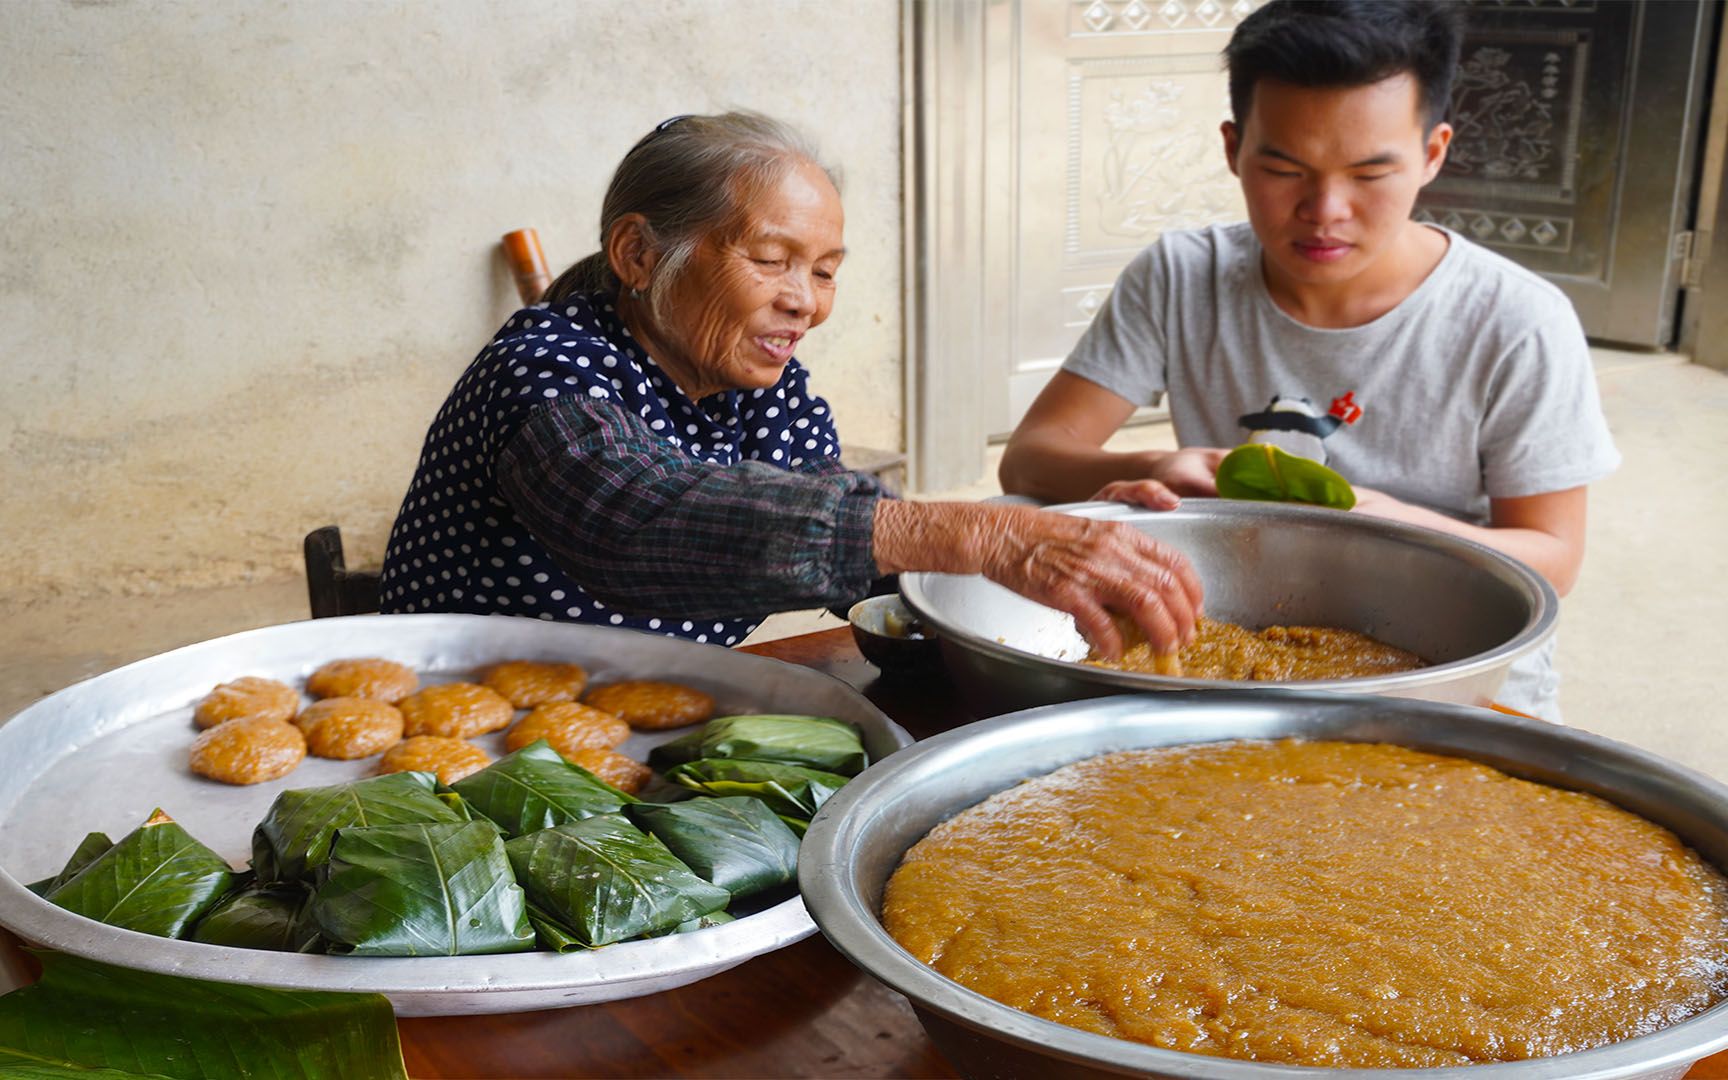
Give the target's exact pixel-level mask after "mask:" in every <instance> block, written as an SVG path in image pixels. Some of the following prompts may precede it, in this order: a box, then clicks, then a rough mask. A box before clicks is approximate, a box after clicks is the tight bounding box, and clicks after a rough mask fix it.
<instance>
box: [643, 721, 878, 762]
mask: <svg viewBox="0 0 1728 1080" xmlns="http://www.w3.org/2000/svg"><path fill="white" fill-rule="evenodd" d="M699 758H744V759H747V760H750V761H778V762H781V763H783V764H786V765H802V766H805V767H806V768H811V769H820V770H821V771H823V772H831V773H838V774H840V775H841V776H857V775H858V774H859V773H861V772H863V771H864V768H865V766H867V765H869V764H870V757H869V755H868V754H866V753H865V752H864V742H863V739H862V738H861V737H860V736H859V734H858V729H857V728H855V727H853V726H852V725H851V724H848V723H846V722H845V721H844V720H835V719H832V718H830V717H826V716H789V715H784V714H778V713H757V714H752V715H749V716H721V717H717V718H715V719H713V720H710V721H708V723H706V724H704V725H703V726H702V727H701V728H700V729H698V730H696V731H693V732H691V733H690V734H688V735H684V736H680V737H679V738H676V739H673V740H671V741H670V742H665V743H661V744H660V745H659V746H656V747H655V748H654V749H652V750H650V751H649V752H648V763H649V764H650V765H653V766H655V767H656V768H661V769H664V768H667V767H670V766H673V765H682V764H685V763H687V762H691V761H695V760H697V759H699Z"/></svg>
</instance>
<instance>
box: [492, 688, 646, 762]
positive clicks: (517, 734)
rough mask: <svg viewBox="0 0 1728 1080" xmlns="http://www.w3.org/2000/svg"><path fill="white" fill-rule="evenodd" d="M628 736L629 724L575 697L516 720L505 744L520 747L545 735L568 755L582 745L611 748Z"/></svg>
mask: <svg viewBox="0 0 1728 1080" xmlns="http://www.w3.org/2000/svg"><path fill="white" fill-rule="evenodd" d="M629 737H630V725H629V724H626V723H625V722H624V721H623V720H621V719H619V718H618V717H616V716H614V715H612V714H611V713H609V712H605V711H603V710H600V709H596V708H594V707H593V706H592V705H581V704H578V703H577V702H574V701H555V702H553V703H552V704H550V705H542V706H540V707H539V708H538V709H535V710H534V711H533V712H531V713H529V714H528V715H527V716H524V717H523V718H522V719H521V720H519V721H517V723H516V726H515V727H513V728H511V729H510V730H509V731H508V732H507V733H506V734H505V736H504V747H505V749H507V750H520V749H522V748H523V747H524V746H527V745H528V744H529V743H531V742H533V741H534V740H535V739H545V740H546V741H547V742H548V743H550V744H551V746H552V749H554V750H556V751H558V752H559V753H560V754H563V755H564V756H565V757H566V758H568V757H570V756H571V755H572V754H574V753H575V752H576V751H578V750H582V749H588V748H594V749H600V750H610V749H611V748H612V747H614V746H617V745H618V744H619V743H621V742H623V741H624V740H625V739H628V738H629Z"/></svg>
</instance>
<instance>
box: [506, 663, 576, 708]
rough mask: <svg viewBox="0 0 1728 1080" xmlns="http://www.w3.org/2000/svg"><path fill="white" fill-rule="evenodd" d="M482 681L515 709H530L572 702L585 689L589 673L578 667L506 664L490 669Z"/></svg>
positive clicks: (545, 664) (552, 664) (574, 665)
mask: <svg viewBox="0 0 1728 1080" xmlns="http://www.w3.org/2000/svg"><path fill="white" fill-rule="evenodd" d="M485 681H486V685H487V686H489V687H491V688H492V689H494V690H496V691H498V693H500V694H502V695H503V696H505V697H507V698H509V699H510V704H512V705H514V706H516V707H517V708H518V709H532V708H534V707H535V706H537V705H548V704H551V703H552V702H554V701H575V700H576V699H577V698H579V697H581V696H582V688H583V687H585V686H587V685H588V672H586V671H584V670H583V668H582V665H580V664H554V663H550V662H544V661H540V660H506V661H504V662H503V663H502V664H495V665H493V667H492V670H491V671H488V672H487V673H486V680H485Z"/></svg>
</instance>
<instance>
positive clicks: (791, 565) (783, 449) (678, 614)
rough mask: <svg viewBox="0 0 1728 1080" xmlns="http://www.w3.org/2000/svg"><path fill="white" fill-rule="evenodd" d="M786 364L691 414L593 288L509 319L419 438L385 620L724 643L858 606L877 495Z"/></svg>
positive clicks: (388, 561) (693, 406)
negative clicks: (460, 617)
mask: <svg viewBox="0 0 1728 1080" xmlns="http://www.w3.org/2000/svg"><path fill="white" fill-rule="evenodd" d="M839 451H840V448H839V440H838V438H837V436H836V434H835V431H834V425H833V420H832V417H831V416H830V413H829V410H828V406H827V403H826V402H824V401H823V400H822V399H821V398H819V397H816V396H814V395H812V394H811V393H810V391H809V387H808V373H807V372H806V371H805V370H804V368H803V367H802V366H801V365H800V364H799V363H798V361H797V360H792V361H791V362H790V363H788V364H787V365H786V370H785V372H784V373H783V374H782V375H781V378H780V381H779V382H778V383H777V384H776V385H775V386H773V387H772V388H770V389H766V390H749V391H726V392H723V393H719V394H714V395H711V396H709V397H705V398H703V399H702V400H701V401H696V402H693V401H691V400H690V399H689V398H687V397H686V396H685V395H684V394H683V392H681V391H680V390H679V389H678V387H677V386H676V385H675V384H674V383H673V382H672V380H671V379H670V378H668V377H667V376H666V375H665V374H664V373H663V372H661V370H660V369H659V367H657V366H656V365H655V363H654V362H653V360H651V359H649V357H648V355H647V353H646V352H645V351H644V350H643V349H642V348H641V347H640V346H639V345H637V344H636V342H635V340H634V339H633V338H632V337H631V336H630V332H629V331H628V330H627V329H625V327H624V325H623V323H622V322H621V321H620V320H619V319H618V317H617V314H616V313H615V312H614V311H613V308H612V304H611V299H610V297H609V296H607V295H605V294H586V295H578V296H575V297H572V298H569V299H566V300H562V301H559V302H557V303H556V304H554V305H538V306H535V307H532V308H527V309H524V310H522V311H520V312H517V313H516V314H515V315H514V316H512V317H511V319H510V320H509V321H508V322H506V323H505V324H504V326H503V328H502V329H500V330H499V331H498V333H497V335H496V336H495V337H494V338H493V339H492V341H491V342H490V343H489V344H488V345H487V346H486V348H484V349H483V350H481V352H480V355H479V356H478V357H477V358H475V360H474V362H473V363H472V364H471V365H469V367H468V370H467V371H466V372H465V373H463V375H462V377H461V379H459V380H458V381H457V383H456V387H455V389H454V390H452V391H451V393H450V396H449V398H448V399H447V400H446V401H445V402H444V407H443V408H442V409H441V410H439V413H438V416H437V418H436V419H435V420H434V421H433V422H432V427H431V429H430V430H429V431H428V432H427V435H426V443H425V446H424V448H423V449H422V451H421V455H420V464H419V467H418V469H417V470H416V471H415V474H414V480H413V482H412V483H411V484H410V485H409V488H408V494H407V496H406V498H405V499H404V500H403V503H402V509H401V511H400V513H399V514H398V515H397V518H396V524H395V527H394V528H393V529H392V530H391V532H390V541H389V545H388V547H387V549H386V551H385V556H384V569H383V573H382V578H381V581H380V588H381V607H382V610H383V611H386V612H415V611H451V612H473V613H480V614H503V615H525V616H530V617H538V618H542V619H556V620H562V621H574V622H588V623H599V624H602V625H610V626H624V627H631V628H635V629H640V630H648V631H658V632H661V633H665V634H671V635H676V636H681V637H688V638H692V639H694V640H697V641H709V642H715V643H718V644H723V645H731V644H735V643H737V642H738V641H739V640H740V639H742V638H743V637H744V635H746V634H748V633H749V632H750V631H751V630H752V629H754V628H755V626H756V624H757V623H758V622H759V621H760V620H761V618H762V617H763V616H765V615H767V614H769V613H771V612H774V611H783V610H789V609H795V608H808V607H817V606H834V605H839V604H845V603H850V602H851V601H852V600H855V599H857V598H859V597H862V596H864V595H866V594H867V593H868V592H869V589H870V585H871V581H872V579H873V578H874V576H875V574H876V568H875V561H874V559H873V557H872V556H871V552H870V540H871V522H872V518H873V515H874V512H875V506H876V502H877V501H878V500H879V499H881V498H883V497H885V496H884V493H883V491H882V489H881V487H880V486H879V485H878V484H877V483H876V481H875V480H874V479H873V478H872V477H870V476H868V475H866V474H862V473H854V472H850V471H848V470H846V469H845V468H844V467H843V466H842V465H841V464H840V459H839Z"/></svg>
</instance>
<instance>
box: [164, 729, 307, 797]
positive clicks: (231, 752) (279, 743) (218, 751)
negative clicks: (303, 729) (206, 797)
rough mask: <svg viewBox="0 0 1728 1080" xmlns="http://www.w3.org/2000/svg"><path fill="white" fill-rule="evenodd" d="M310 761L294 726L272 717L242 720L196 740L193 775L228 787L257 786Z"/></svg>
mask: <svg viewBox="0 0 1728 1080" xmlns="http://www.w3.org/2000/svg"><path fill="white" fill-rule="evenodd" d="M305 757H306V738H305V736H303V735H301V734H300V729H299V728H297V727H295V726H294V725H293V724H290V723H287V722H285V721H282V720H277V719H274V718H273V717H268V716H242V717H240V718H238V719H235V720H229V721H226V722H224V723H221V724H217V725H216V726H215V727H213V728H209V729H207V730H206V731H204V732H203V733H202V734H200V735H199V736H198V737H197V738H196V739H193V740H192V761H191V764H192V771H193V772H195V773H197V774H198V775H199V776H207V777H209V778H210V779H212V780H220V781H222V782H223V783H224V784H257V783H262V782H263V781H265V780H275V779H277V778H278V777H282V776H286V775H288V774H289V773H290V772H293V771H294V767H295V766H296V765H298V764H300V762H301V760H302V759H303V758H305Z"/></svg>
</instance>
